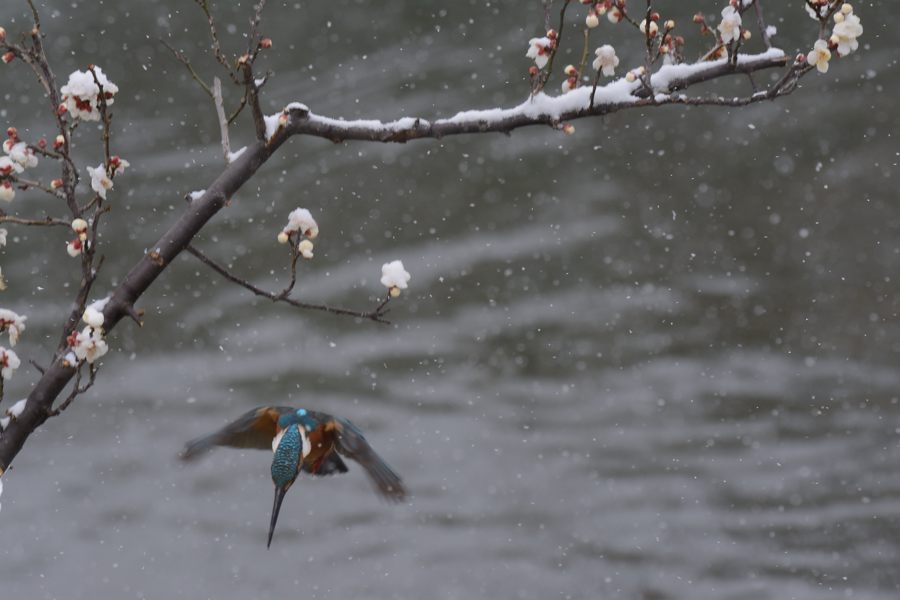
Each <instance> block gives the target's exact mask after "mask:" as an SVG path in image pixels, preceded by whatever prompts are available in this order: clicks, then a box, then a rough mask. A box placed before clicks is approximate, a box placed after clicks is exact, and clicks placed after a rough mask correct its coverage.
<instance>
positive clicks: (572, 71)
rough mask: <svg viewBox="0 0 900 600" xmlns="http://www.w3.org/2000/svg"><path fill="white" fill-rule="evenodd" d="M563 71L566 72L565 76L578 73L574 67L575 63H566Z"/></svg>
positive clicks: (572, 75)
mask: <svg viewBox="0 0 900 600" xmlns="http://www.w3.org/2000/svg"><path fill="white" fill-rule="evenodd" d="M563 73H565V74H566V77H574V76H575V75H578V69H576V68H575V65H566V68H565V69H563Z"/></svg>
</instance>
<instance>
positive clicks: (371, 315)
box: [185, 244, 390, 324]
mask: <svg viewBox="0 0 900 600" xmlns="http://www.w3.org/2000/svg"><path fill="white" fill-rule="evenodd" d="M185 250H186V251H187V252H189V253H190V254H193V255H194V256H195V257H197V259H199V260H200V262H202V263H203V264H205V265H206V266H208V267H209V268H211V269H212V270H213V271H215V272H216V273H218V274H219V275H221V276H222V277H224V278H225V279H227V280H228V281H230V282H232V283H236V284H237V285H239V286H241V287H243V288H246V289H248V290H250V291H251V292H253V293H254V294H256V295H257V296H262V297H263V298H268V299H269V300H271V301H272V302H284V303H286V304H290V305H291V306H295V307H297V308H303V309H308V310H320V311H323V312H327V313H331V314H333V315H345V316H348V317H357V318H360V319H369V320H371V321H375V322H376V323H384V324H390V321H387V320H386V319H385V318H384V315H386V314H387V312H388V311H387V310H385V307H386V306H387V304H388V302H389V301H390V296H388V297H387V298H386V299H385V300H384V301H382V302H381V304H379V305H378V306H376V307H375V308H374V309H373V310H369V311H358V310H348V309H346V308H336V307H333V306H327V305H325V304H310V303H308V302H300V301H298V300H294V299H293V298H288V297H286V296H283V295H282V294H281V293H277V294H274V293H272V292H269V291H266V290H264V289H262V288H259V287H256V286H255V285H253V284H252V283H250V282H249V281H245V280H244V279H241V278H240V277H238V276H237V275H234V274H233V273H231V271H229V270H228V269H227V268H225V267H224V266H222V265H220V264H219V263H217V262H216V261H214V260H213V259H211V258H210V257H208V256H207V255H205V254H204V253H203V252H201V251H200V250H198V249H197V248H195V247H194V246H193V245H191V244H188V246H187V247H186V248H185Z"/></svg>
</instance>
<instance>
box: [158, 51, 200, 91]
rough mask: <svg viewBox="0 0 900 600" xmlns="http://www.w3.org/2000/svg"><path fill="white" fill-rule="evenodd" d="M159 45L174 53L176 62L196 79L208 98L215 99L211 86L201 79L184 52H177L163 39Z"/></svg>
mask: <svg viewBox="0 0 900 600" xmlns="http://www.w3.org/2000/svg"><path fill="white" fill-rule="evenodd" d="M159 43H160V44H162V45H163V46H165V47H166V48H168V49H169V52H171V53H172V55H173V56H174V57H175V60H177V61H178V62H180V63H181V64H183V65H184V67H185V68H186V69H187V70H188V72H189V73H190V74H191V77H192V78H193V79H194V81H196V82H197V84H198V85H199V86H200V87H201V88H203V91H204V92H206V95H207V96H209V97H210V98H212V97H213V92H212V90H210V89H209V86H208V85H206V82H205V81H203V78H202V77H200V74H199V73H197V71H196V70H195V69H194V65H192V64H191V61H189V60H188V58H187V56H185V55H184V52H181V51H179V50H176V49H175V48H174V47H172V46H170V45H169V43H168V42H166V40H164V39H162V38H160V40H159Z"/></svg>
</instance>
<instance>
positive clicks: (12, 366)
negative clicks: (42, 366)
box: [0, 346, 22, 379]
mask: <svg viewBox="0 0 900 600" xmlns="http://www.w3.org/2000/svg"><path fill="white" fill-rule="evenodd" d="M20 364H22V361H20V360H19V357H18V356H17V355H16V353H15V352H13V351H12V350H7V349H6V348H4V347H2V346H0V377H2V378H3V379H10V378H11V377H12V376H13V373H15V371H16V369H18V368H19V365H20Z"/></svg>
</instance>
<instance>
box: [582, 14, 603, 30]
mask: <svg viewBox="0 0 900 600" xmlns="http://www.w3.org/2000/svg"><path fill="white" fill-rule="evenodd" d="M584 24H585V26H586V27H587V28H588V29H593V28H594V27H596V26H597V25H599V24H600V18H599V17H598V16H597V11H595V10H594V9H591V10H589V11H588V14H587V17H585V19H584Z"/></svg>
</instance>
